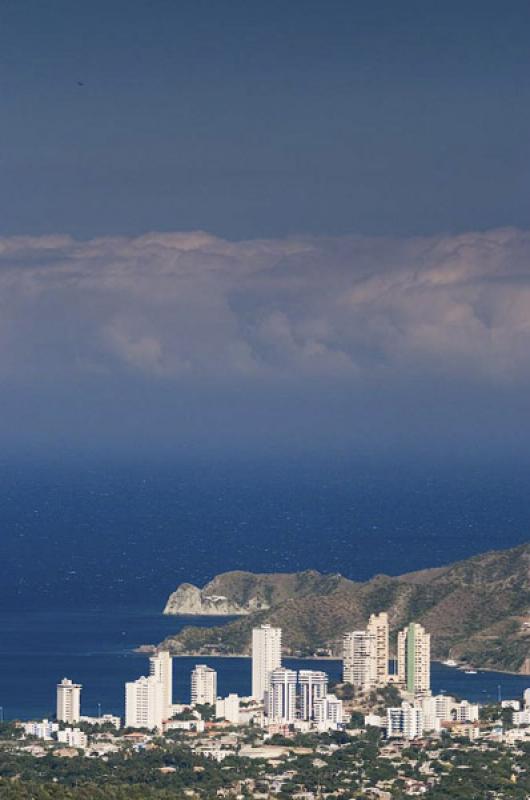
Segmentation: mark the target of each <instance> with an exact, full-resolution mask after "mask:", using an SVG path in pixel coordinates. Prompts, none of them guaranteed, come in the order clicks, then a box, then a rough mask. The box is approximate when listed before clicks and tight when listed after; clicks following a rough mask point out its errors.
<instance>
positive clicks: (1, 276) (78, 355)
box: [0, 229, 530, 382]
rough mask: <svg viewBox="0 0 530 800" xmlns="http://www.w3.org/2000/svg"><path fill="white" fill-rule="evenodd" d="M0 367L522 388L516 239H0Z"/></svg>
mask: <svg viewBox="0 0 530 800" xmlns="http://www.w3.org/2000/svg"><path fill="white" fill-rule="evenodd" d="M0 315H1V316H0V371H1V374H2V376H3V380H4V381H5V380H9V377H10V376H11V377H20V376H26V375H27V376H32V375H35V374H38V375H41V374H50V373H51V374H53V375H62V376H63V378H64V379H66V380H70V379H72V380H75V379H76V376H78V375H79V374H80V373H82V372H83V371H86V372H87V373H90V374H91V375H92V376H95V378H94V379H96V378H97V379H98V380H104V379H105V376H108V375H109V374H111V373H114V374H116V373H119V371H120V370H122V369H123V370H124V371H127V372H131V371H132V372H135V373H137V374H138V375H139V376H147V377H150V378H152V379H153V380H157V381H177V382H178V381H188V382H189V381H194V380H202V379H204V378H207V379H214V380H216V379H222V380H228V381H230V380H240V379H241V378H242V377H245V376H246V377H247V378H248V379H259V380H267V379H270V378H273V379H274V381H275V382H277V381H278V380H280V381H281V380H284V379H285V380H288V381H293V380H296V379H297V378H306V377H317V378H318V377H322V378H325V379H326V381H330V380H331V381H333V380H339V379H340V380H353V381H355V382H362V381H363V380H367V381H370V380H371V379H372V378H373V377H374V376H375V377H380V376H382V375H383V376H386V377H390V378H391V377H392V376H394V375H396V376H398V375H402V374H403V373H406V374H418V375H424V376H428V374H429V372H430V371H433V372H435V373H437V374H439V373H440V372H442V373H443V374H446V375H447V376H448V377H449V378H450V377H451V376H459V379H461V377H462V376H466V375H467V376H468V377H469V376H471V378H472V379H473V380H486V381H497V382H498V381H512V382H513V381H515V382H516V381H518V380H519V379H520V378H524V379H525V380H526V379H527V378H528V377H529V376H530V234H529V233H527V232H523V231H518V230H511V229H503V230H494V231H489V232H486V233H469V234H465V235H460V236H439V237H432V238H417V239H406V240H398V239H384V238H381V239H369V238H363V237H345V238H336V239H333V238H310V237H299V238H291V239H287V240H271V241H267V240H259V241H250V242H238V243H234V242H227V241H223V240H221V239H218V238H216V237H213V236H210V235H208V234H205V233H201V232H192V233H178V234H148V235H145V236H141V237H138V238H124V237H115V238H112V237H108V238H99V239H95V240H92V241H87V242H80V241H75V240H73V239H71V238H69V237H64V236H47V237H34V238H33V237H27V236H25V237H15V238H4V239H0Z"/></svg>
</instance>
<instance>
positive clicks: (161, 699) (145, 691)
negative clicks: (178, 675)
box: [125, 675, 166, 730]
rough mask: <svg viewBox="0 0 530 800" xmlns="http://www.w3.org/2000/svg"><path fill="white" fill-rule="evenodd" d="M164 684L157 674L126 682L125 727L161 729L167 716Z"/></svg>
mask: <svg viewBox="0 0 530 800" xmlns="http://www.w3.org/2000/svg"><path fill="white" fill-rule="evenodd" d="M165 710H166V702H165V695H164V686H163V684H162V683H161V682H160V681H159V680H158V678H157V677H156V675H150V676H149V677H148V678H146V677H145V676H144V675H142V677H141V678H138V680H136V681H129V682H128V683H126V684H125V727H126V728H147V729H148V730H155V729H158V730H161V729H162V722H163V720H164V718H165Z"/></svg>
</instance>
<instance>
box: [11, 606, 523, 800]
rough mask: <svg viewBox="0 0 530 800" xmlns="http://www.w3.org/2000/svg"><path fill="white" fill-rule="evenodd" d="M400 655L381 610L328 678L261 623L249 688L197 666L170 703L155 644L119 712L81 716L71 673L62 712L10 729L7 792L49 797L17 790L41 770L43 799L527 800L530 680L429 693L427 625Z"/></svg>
mask: <svg viewBox="0 0 530 800" xmlns="http://www.w3.org/2000/svg"><path fill="white" fill-rule="evenodd" d="M392 652H395V653H396V656H397V657H396V658H391V656H390V653H391V648H390V642H389V625H388V617H387V614H386V613H385V612H381V613H378V614H372V615H371V616H370V618H369V620H368V621H367V624H366V627H365V629H363V630H356V631H348V632H345V634H344V637H343V652H342V668H343V672H342V680H341V681H340V682H338V683H337V682H332V681H330V679H329V677H328V675H327V674H326V672H325V671H323V670H310V669H301V670H298V671H296V670H294V669H290V668H288V667H287V666H284V665H283V664H282V631H281V629H280V628H279V627H273V626H271V625H265V624H264V625H261V626H259V627H256V628H254V629H253V631H252V691H251V694H250V695H249V696H240V695H239V694H236V693H232V694H229V695H227V696H225V697H221V696H219V695H218V691H217V674H216V672H215V670H214V669H212V668H211V667H209V666H208V665H206V664H196V665H195V667H194V669H193V671H192V673H191V676H190V701H189V702H188V703H175V702H174V698H173V659H172V656H171V654H170V653H169V652H168V651H167V650H158V651H157V652H155V653H153V654H152V655H151V656H150V658H149V670H148V674H147V675H143V676H140V677H139V678H138V679H137V680H134V681H130V682H127V683H126V685H125V691H124V699H125V703H124V716H123V718H122V717H119V716H116V715H112V714H105V713H103V714H99V715H98V716H96V717H93V716H86V715H83V714H82V701H81V697H82V686H81V685H80V684H78V683H75V682H74V681H72V680H71V679H70V678H64V679H62V680H61V681H60V682H59V683H58V685H57V689H56V700H57V706H56V715H55V718H54V719H44V720H30V721H13V722H4V723H3V724H2V725H1V727H0V732H1V737H2V738H1V748H0V789H1V792H0V796H1V797H2V798H4V797H5V798H11V797H13V798H18V797H26V796H27V797H32V798H33V797H35V798H40V795H39V794H38V792H37V789H35V792H36V793H35V794H27V795H25V794H23V793H21V792H23V788H24V786H25V785H26V783H27V785H28V786H30V785H31V781H32V780H37V778H38V780H39V783H40V782H43V783H44V785H47V781H49V782H51V783H52V784H53V786H54V789H53V792H55V793H53V792H52V794H47V795H42V797H46V798H48V797H53V798H55V797H57V798H62V797H63V796H64V797H70V796H72V795H67V794H64V795H62V794H61V793H60V792H61V791H62V789H61V787H63V788H66V787H69V786H70V787H71V786H72V785H75V786H80V785H81V786H83V785H85V786H92V788H93V793H92V794H87V795H86V796H87V797H98V798H99V797H102V798H107V797H112V798H114V797H121V795H119V794H116V793H114V794H105V792H108V791H110V790H111V788H112V787H114V789H116V787H118V786H122V787H123V785H127V786H128V787H129V788H128V791H129V794H124V795H123V796H124V797H135V796H138V797H141V798H151V797H153V798H170V797H190V798H193V797H196V798H203V797H204V798H213V797H234V798H248V797H255V798H263V799H264V800H265V798H271V797H278V798H287V797H289V798H291V797H293V798H296V799H297V800H317V798H321V797H340V798H346V799H349V798H357V797H374V798H380V800H391V798H400V797H408V796H420V795H421V796H426V797H432V798H445V797H447V798H448V797H451V796H454V789H455V786H457V787H458V792H459V794H458V796H459V797H468V796H469V797H477V798H478V797H493V798H504V797H506V798H508V797H516V798H525V797H528V796H530V774H529V773H528V770H527V763H528V755H529V754H530V688H528V689H527V690H526V691H524V694H523V696H522V697H521V698H519V699H510V700H504V701H499V702H498V703H495V704H489V705H479V704H477V703H473V702H469V701H468V700H465V699H461V698H457V697H451V696H449V695H448V694H447V693H445V692H443V693H439V694H433V693H432V691H431V679H430V671H431V655H430V652H431V642H430V634H429V633H428V632H427V631H426V630H425V629H424V628H423V626H422V625H420V624H418V623H414V622H412V623H410V624H409V625H408V626H406V627H405V628H404V629H403V630H401V631H399V633H398V635H397V641H396V642H395V645H394V647H393V648H392ZM125 762H126V763H125ZM139 786H144V790H145V791H144V790H142V791H143V794H142V793H139V794H138V795H135V794H134V792H135V791H137V789H138V787H139ZM477 786H480V787H482V788H480V789H477ZM94 787H97V791H98V792H99V794H96V793H95V792H96V789H95V788H94ZM109 787H110V788H109ZM466 787H467V788H466ZM114 789H112V791H114ZM16 791H18V792H19V793H18V794H16ZM39 791H40V789H39ZM138 791H140V790H139V789H138ZM168 791H169V792H170V794H167V792H168ZM477 791H478V792H479V793H477ZM164 792H165V794H164ZM171 792H173V794H171ZM452 792H453V794H451V793H452ZM473 792H475V793H473ZM10 793H11V794H10ZM73 796H76V795H73Z"/></svg>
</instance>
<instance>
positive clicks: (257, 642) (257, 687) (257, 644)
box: [252, 625, 282, 702]
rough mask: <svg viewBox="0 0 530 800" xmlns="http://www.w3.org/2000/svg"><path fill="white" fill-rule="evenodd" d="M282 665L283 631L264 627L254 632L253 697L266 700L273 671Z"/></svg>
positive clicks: (268, 626)
mask: <svg viewBox="0 0 530 800" xmlns="http://www.w3.org/2000/svg"><path fill="white" fill-rule="evenodd" d="M281 665H282V630H281V628H272V627H271V626H270V625H262V626H261V627H260V628H254V629H253V631H252V697H253V698H254V699H255V700H258V701H260V702H261V701H263V700H265V696H266V693H267V692H268V690H269V685H270V676H271V673H272V671H273V670H275V669H277V668H278V667H281Z"/></svg>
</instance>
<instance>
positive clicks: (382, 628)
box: [342, 611, 431, 697]
mask: <svg viewBox="0 0 530 800" xmlns="http://www.w3.org/2000/svg"><path fill="white" fill-rule="evenodd" d="M342 659H343V680H344V683H350V684H352V686H354V687H355V688H356V689H357V690H358V691H360V692H370V691H373V690H374V689H377V688H381V687H383V686H386V685H388V684H389V683H393V684H397V685H398V686H399V687H400V688H402V689H404V690H405V691H406V692H408V693H409V694H411V695H412V696H413V697H421V696H423V695H426V694H428V693H429V691H430V686H431V636H430V634H429V633H426V631H425V629H424V628H423V627H422V626H421V625H419V624H418V623H416V622H413V623H411V624H410V625H408V626H407V627H406V628H405V629H404V630H402V631H400V632H399V633H398V640H397V671H395V672H393V673H392V674H391V673H390V671H389V664H390V659H389V631H388V615H387V614H386V612H384V611H383V612H381V613H380V614H372V615H371V617H370V619H369V621H368V625H367V626H366V629H365V630H358V631H351V632H349V633H346V634H344V640H343V655H342Z"/></svg>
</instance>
